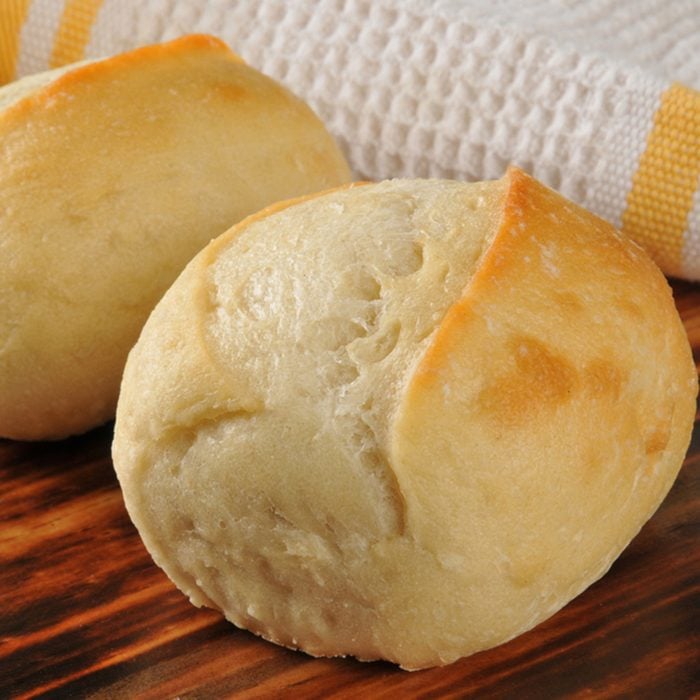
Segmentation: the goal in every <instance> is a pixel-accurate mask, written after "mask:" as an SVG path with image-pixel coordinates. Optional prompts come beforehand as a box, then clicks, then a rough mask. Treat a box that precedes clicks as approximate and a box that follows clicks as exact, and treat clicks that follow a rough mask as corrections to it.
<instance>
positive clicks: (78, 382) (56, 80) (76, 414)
mask: <svg viewBox="0 0 700 700" xmlns="http://www.w3.org/2000/svg"><path fill="white" fill-rule="evenodd" d="M0 154H1V155H0V160H1V162H2V168H1V169H0V245H1V247H0V252H1V254H0V299H1V300H2V303H1V305H0V436H3V437H11V438H18V439H43V438H59V437H63V436H65V435H68V434H72V433H78V432H81V431H84V430H86V429H88V428H90V427H92V426H95V425H97V424H99V423H102V422H104V421H106V420H108V419H109V418H111V417H112V416H113V415H114V409H115V406H116V399H117V391H118V387H119V381H120V378H121V373H122V370H123V367H124V362H125V361H126V356H127V353H128V351H129V349H130V348H131V346H132V345H133V343H134V342H135V341H136V338H137V337H138V333H139V331H140V329H141V326H142V325H143V323H144V321H145V320H146V318H147V316H148V314H149V312H150V311H151V309H152V308H153V306H154V305H155V303H156V302H157V301H158V299H159V298H160V296H161V295H162V293H163V292H164V291H165V290H166V289H167V287H168V286H169V285H170V284H171V283H172V282H173V280H174V279H175V277H177V275H178V273H179V272H180V271H181V270H182V268H183V267H184V266H185V264H186V263H187V262H188V261H189V260H190V258H191V257H192V256H193V255H194V254H195V253H196V252H197V251H198V250H199V249H201V248H202V247H203V246H204V245H205V244H206V243H208V242H209V241H210V240H211V239H212V238H213V237H215V236H218V235H219V234H221V233H222V232H224V231H225V230H226V229H227V228H229V227H230V226H231V225H232V224H233V223H235V222H237V221H239V220H240V219H241V218H243V217H244V216H247V215H248V214H250V213H252V212H254V211H256V210H258V209H260V208H261V207H264V206H266V205H268V204H270V203H271V202H274V201H277V200H279V199H285V198H288V197H293V196H297V195H301V194H305V193H311V192H314V191H317V190H320V189H326V188H328V187H332V186H336V185H339V184H341V183H343V182H347V181H348V180H349V178H350V174H349V170H348V167H347V165H346V163H345V160H344V159H343V157H342V155H341V154H340V152H339V150H338V148H337V147H336V145H335V143H334V142H333V140H332V138H331V137H330V136H329V134H328V133H327V132H326V131H325V129H324V127H323V125H322V124H321V123H320V121H319V120H318V119H317V118H316V117H315V116H314V114H313V113H312V112H311V110H310V109H309V108H308V107H307V106H306V105H304V104H303V103H302V102H301V101H300V100H298V99H296V98H295V97H293V96H292V95H291V94H290V93H289V92H287V91H286V90H285V89H283V88H282V87H281V86H279V85H277V84H276V83H274V82H273V81H272V80H270V79H268V78H266V77H265V76H263V75H261V74H260V73H258V72H257V71H255V70H253V69H252V68H250V67H248V66H246V65H245V64H244V63H242V62H241V61H240V59H238V58H237V57H236V56H234V55H233V54H231V52H230V51H229V50H228V49H227V48H226V47H225V45H224V44H222V43H221V42H219V41H218V40H216V39H213V38H211V37H205V36H190V37H186V38H182V39H179V40H176V41H173V42H170V43H167V44H163V45H158V46H149V47H146V48H142V49H138V50H136V51H132V52H131V53H127V54H123V55H121V56H117V57H115V58H110V59H107V60H103V61H98V62H93V63H88V64H81V65H79V66H77V67H75V66H73V67H68V68H66V69H59V70H58V71H52V72H49V73H46V74H42V75H39V76H33V77H31V78H27V79H25V80H23V81H20V82H18V83H16V84H13V85H10V86H8V87H6V88H3V89H2V90H0Z"/></svg>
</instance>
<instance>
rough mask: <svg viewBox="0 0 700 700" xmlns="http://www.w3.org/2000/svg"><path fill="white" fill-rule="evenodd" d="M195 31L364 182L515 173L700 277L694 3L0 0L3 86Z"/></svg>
mask: <svg viewBox="0 0 700 700" xmlns="http://www.w3.org/2000/svg"><path fill="white" fill-rule="evenodd" d="M190 32H208V33H212V34H216V35H217V36H219V37H221V38H222V39H224V40H225V41H226V42H227V43H228V44H229V45H230V46H231V47H232V48H233V49H234V51H236V52H237V53H238V54H240V55H241V56H242V57H243V58H244V59H245V60H246V61H247V62H249V63H250V64H251V65H253V66H255V67H257V68H259V69H261V70H262V71H264V72H265V73H267V74H269V75H271V76H273V77H274V78H277V79H278V80H280V81H282V82H283V83H285V84H286V85H287V86H288V87H289V88H291V89H292V90H293V91H294V92H296V93H297V94H298V95H300V96H301V97H302V98H304V99H305V100H306V101H307V102H309V104H310V105H311V106H312V107H313V108H314V109H315V110H316V112H317V113H318V114H319V115H320V116H321V118H322V119H323V120H324V121H325V122H326V124H327V125H328V127H329V129H330V130H331V131H332V132H333V133H334V134H335V136H336V137H337V138H338V140H339V142H340V144H341V146H342V147H343V148H344V150H345V152H346V155H347V156H348V159H349V160H350V163H351V165H352V166H353V168H354V169H355V172H356V174H357V175H358V176H360V177H365V178H371V179H381V178H386V177H394V176H422V177H425V176H438V177H452V178H465V179H486V178H495V177H500V176H501V175H502V173H503V171H504V169H505V167H506V165H507V164H508V163H516V164H518V165H520V166H521V167H523V168H524V169H526V170H528V171H529V172H531V173H533V174H534V175H535V176H536V177H538V178H540V179H541V180H543V181H544V182H546V183H547V184H549V185H550V186H552V187H554V188H555V189H558V190H559V191H561V192H562V193H563V194H565V195H567V196H568V197H570V198H572V199H574V200H575V201H577V202H579V203H581V204H583V205H584V206H586V207H588V208H589V209H591V210H592V211H594V212H596V213H597V214H599V215H601V216H603V217H605V218H607V219H608V220H610V221H611V222H612V223H613V224H615V225H616V226H617V227H619V228H621V229H623V230H624V231H626V232H627V233H629V234H630V235H631V236H632V237H634V238H635V239H636V240H637V241H638V242H640V243H641V244H642V245H644V246H645V247H646V248H647V250H649V252H650V253H651V254H652V256H653V257H654V258H655V259H656V261H657V262H658V263H659V265H660V266H661V267H662V269H663V270H664V271H665V272H666V273H667V274H670V275H676V276H680V277H686V278H688V279H700V93H698V92H697V90H698V88H700V0H579V1H576V0H530V1H529V2H522V0H489V2H486V3H485V2H483V1H482V0H189V1H188V2H184V1H180V2H175V1H174V0H0V82H3V81H8V80H11V79H14V78H15V77H18V76H22V75H26V74H29V73H33V72H37V71H40V70H44V69H46V68H47V67H49V66H58V65H62V64H64V63H68V62H71V61H75V60H78V59H81V58H84V57H88V58H92V57H99V56H104V55H108V54H112V53H116V52H119V51H123V50H126V49H129V48H133V47H135V46H138V45H141V44H145V43H152V42H156V41H161V40H163V39H169V38H173V37H175V36H178V35H181V34H184V33H190Z"/></svg>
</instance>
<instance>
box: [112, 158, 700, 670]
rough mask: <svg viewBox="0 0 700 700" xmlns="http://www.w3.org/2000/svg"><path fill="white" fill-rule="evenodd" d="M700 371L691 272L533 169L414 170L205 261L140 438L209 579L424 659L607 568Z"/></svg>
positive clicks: (139, 482) (267, 609) (516, 619)
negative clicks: (682, 274) (653, 254)
mask: <svg viewBox="0 0 700 700" xmlns="http://www.w3.org/2000/svg"><path fill="white" fill-rule="evenodd" d="M632 300H633V301H632ZM641 309H644V313H640V310H641ZM696 388H697V387H696V379H695V371H694V366H693V363H692V360H691V357H690V351H689V347H688V342H687V339H686V337H685V334H684V330H683V328H682V326H681V323H680V321H679V319H678V316H677V313H676V311H675V308H674V306H673V301H672V299H671V295H670V292H669V288H668V285H667V284H666V282H665V280H664V278H663V277H662V275H661V274H660V273H659V272H658V270H657V269H656V268H655V267H654V266H653V264H652V263H651V262H649V260H648V259H647V257H646V256H645V255H644V254H643V253H642V252H641V251H640V250H639V249H638V248H637V247H636V246H635V245H634V244H632V243H630V242H628V241H627V240H626V239H623V238H622V237H620V236H619V235H618V234H617V233H616V232H615V231H614V230H613V229H611V228H610V227H609V226H608V225H607V224H604V223H603V222H602V221H600V220H598V219H596V218H594V217H592V216H591V215H589V214H587V213H586V212H584V211H582V210H581V209H579V208H577V207H574V206H573V205H571V204H569V203H568V202H566V201H565V200H563V199H562V198H561V197H559V196H558V195H555V194H554V193H552V192H550V191H549V190H547V189H545V188H544V187H542V186H541V185H539V184H538V183H537V182H535V181H534V180H532V179H530V178H529V177H527V176H525V175H524V174H522V173H521V172H520V171H517V170H511V171H510V173H509V174H508V175H507V176H506V177H505V178H504V179H503V180H500V181H496V182H490V183H475V184H467V183H457V182H448V181H437V180H423V181H421V180H395V181H389V182H384V183H379V184H373V185H364V186H356V187H350V188H345V189H341V190H337V191H334V192H330V193H327V194H324V195H322V196H318V197H314V198H309V199H307V200H305V201H301V202H299V203H296V204H294V205H292V206H286V207H285V206H278V207H276V208H274V209H273V210H272V211H270V212H267V213H266V214H264V215H258V216H253V217H251V218H250V219H249V220H246V221H244V222H243V223H242V224H240V225H239V226H237V227H234V228H233V229H232V230H231V231H229V232H228V233H227V234H225V235H223V236H221V237H220V238H218V239H217V240H216V241H214V242H213V243H212V244H211V245H210V246H208V247H207V248H206V249H205V250H204V251H202V253H200V254H199V255H198V256H197V257H196V258H195V260H194V261H192V263H190V265H189V266H188V267H187V269H186V270H185V272H184V273H183V274H182V275H181V276H180V278H179V279H178V280H177V282H176V283H175V284H174V285H173V286H172V287H171V289H170V290H169V291H168V292H167V293H166V295H165V297H164V298H163V300H162V301H161V302H160V303H159V305H158V306H157V307H156V309H155V311H154V313H153V314H152V315H151V318H150V319H149V321H148V323H147V324H146V327H145V329H144V331H143V334H142V336H141V338H140V340H139V342H138V344H137V345H136V347H135V348H134V350H133V351H132V353H131V355H130V358H129V361H128V363H127V369H126V372H125V376H124V381H123V385H122V394H121V397H120V402H119V408H118V412H117V424H116V431H115V442H114V448H113V453H114V462H115V467H116V469H117V473H118V475H119V479H120V482H121V485H122V488H123V491H124V495H125V499H126V503H127V507H128V509H129V512H130V514H131V517H132V518H133V520H134V522H135V523H136V525H137V527H138V528H139V531H140V532H141V535H142V537H143V539H144V542H145V543H146V546H147V547H148V549H149V551H150V552H151V554H152V555H153V557H154V559H155V560H156V562H157V563H158V564H159V565H160V566H162V567H163V568H164V569H165V571H166V572H167V573H168V575H169V576H170V577H171V578H172V579H173V580H174V581H175V583H176V584H177V585H178V586H179V587H180V588H181V589H182V590H183V591H184V592H185V593H187V595H189V597H190V598H191V600H192V601H193V602H194V603H195V604H197V605H209V606H212V607H215V608H218V609H219V610H221V611H223V613H224V614H225V615H226V617H227V618H228V619H229V620H231V621H232V622H234V623H235V624H236V625H239V626H241V627H244V628H247V629H249V630H252V631H253V632H255V633H257V634H260V635H262V636H263V637H265V638H267V639H270V640H272V641H275V642H277V643H280V644H283V645H286V646H290V647H298V648H302V649H304V650H305V651H307V652H308V653H310V654H313V655H323V656H333V655H347V654H350V655H354V656H356V657H358V658H360V659H375V658H382V659H388V660H390V661H393V662H396V663H398V664H400V665H402V666H403V667H404V668H408V669H416V668H423V667H427V666H433V665H440V664H445V663H449V662H452V661H454V660H456V659H458V658H460V657H462V656H465V655H468V654H470V653H473V652H475V651H478V650H480V649H484V648H488V647H490V646H494V645H496V644H499V643H501V642H504V641H506V640H507V639H509V638H511V637H513V636H514V635H516V634H518V633H520V632H522V631H524V630H526V629H528V628H530V627H532V626H533V625H535V624H537V623H538V622H539V621H541V620H543V619H545V618H546V617H548V616H549V615H551V614H552V613H554V612H555V611H556V610H558V609H559V608H561V607H562V606H563V605H564V604H566V603H567V602H568V601H569V600H570V599H571V598H572V597H574V596H575V595H576V594H577V593H579V592H580V591H581V590H583V589H584V588H585V587H586V586H588V585H589V584H590V583H592V582H593V581H594V580H596V579H597V578H598V577H599V576H600V575H602V574H603V573H604V572H605V570H606V569H607V568H608V567H609V565H610V563H611V562H612V561H613V559H614V558H615V557H616V556H617V555H618V554H619V552H620V551H621V550H622V548H623V547H624V546H626V544H627V543H628V542H629V541H630V539H631V538H632V537H633V536H634V534H636V532H637V531H638V530H639V528H640V527H641V525H642V524H643V523H644V522H645V521H646V519H647V518H648V517H649V516H650V515H651V514H652V513H653V511H654V510H655V508H656V507H657V506H658V504H659V503H660V501H661V499H662V498H663V496H664V495H665V493H666V492H667V491H668V489H669V488H670V486H671V483H672V482H673V479H674V477H675V474H676V473H677V470H678V468H679V466H680V463H681V461H682V458H683V455H684V452H685V449H686V448H687V444H688V441H689V436H690V430H691V426H692V421H693V416H694V398H695V393H696Z"/></svg>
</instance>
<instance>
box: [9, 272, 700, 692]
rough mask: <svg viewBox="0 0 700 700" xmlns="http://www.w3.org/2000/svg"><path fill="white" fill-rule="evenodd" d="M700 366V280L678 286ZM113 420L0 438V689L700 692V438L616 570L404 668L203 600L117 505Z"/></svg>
mask: <svg viewBox="0 0 700 700" xmlns="http://www.w3.org/2000/svg"><path fill="white" fill-rule="evenodd" d="M674 291H675V296H676V302H677V306H678V309H679V311H680V312H681V315H682V317H683V320H684V323H685V325H686V328H687V330H688V334H689V337H690V339H691V343H692V345H693V348H694V350H695V352H696V361H697V360H698V358H700V287H698V286H696V285H691V284H686V283H674ZM111 433H112V426H111V425H109V426H106V427H104V428H100V429H98V430H95V431H92V432H91V433H89V434H87V435H84V436H82V437H79V438H73V439H70V440H66V441H63V442H59V443H43V444H24V443H18V442H11V441H7V440H5V441H2V440H0V698H15V697H17V698H28V697H59V698H64V697H65V698H83V697H95V698H176V697H179V698H181V699H183V700H184V699H185V698H223V697H232V696H233V697H242V698H247V697H250V698H253V697H270V698H285V697H289V698H329V697H365V698H413V697H415V698H419V697H421V698H438V697H454V698H456V697H478V698H560V697H562V698H564V697H565V698H609V697H610V698H612V697H630V698H662V699H664V700H668V699H671V698H690V697H693V696H695V697H700V654H699V649H700V635H699V632H700V629H699V616H698V611H699V609H700V595H699V593H700V581H699V564H700V544H699V543H698V513H699V512H700V503H699V496H700V484H699V477H700V468H699V462H700V431H699V430H697V429H696V431H695V434H694V437H693V442H692V444H691V447H690V451H689V453H688V457H687V459H686V461H685V464H684V467H683V469H682V471H681V473H680V476H679V478H678V480H677V482H676V484H675V485H674V487H673V489H672V491H671V493H670V494H669V496H668V498H667V499H666V501H665V502H664V503H663V505H662V506H661V508H660V509H659V511H658V512H657V513H656V515H655V516H654V517H653V518H652V519H651V520H650V521H649V522H648V523H647V525H646V526H645V527H644V529H643V530H642V532H641V533H640V534H639V536H638V537H637V538H636V539H635V540H634V541H633V542H632V544H631V545H630V546H629V548H628V549H627V550H626V551H625V552H624V553H623V554H622V556H621V557H620V558H619V559H618V561H617V562H616V563H615V564H614V565H613V567H612V569H611V570H610V572H609V573H608V574H607V575H606V576H605V577H604V578H603V579H602V580H600V581H599V582H597V583H596V584H594V585H593V586H591V588H589V589H588V590H587V591H585V592H584V593H583V594H582V595H581V596H579V597H578V598H577V599H576V600H574V601H573V602H572V603H571V604H569V605H568V606H567V607H566V608H564V609H563V610H562V611H560V612H559V613H558V614H556V615H555V616H554V617H552V618H551V619H549V620H548V621H546V622H544V623H543V624H541V625H539V626H538V627H537V628H535V629H534V630H532V631H531V632H529V633H527V634H524V635H522V636H521V637H519V638H517V639H515V640H513V641H511V642H509V643H508V644H505V645H503V646H501V647H498V648H496V649H492V650H490V651H486V652H482V653H480V654H476V655H475V656H472V657H470V658H467V659H463V660H462V661H460V662H458V663H455V664H452V665H451V666H447V667H445V668H437V669H431V670H427V671H420V672H416V673H407V672H405V671H401V670H398V669H397V668H395V667H393V666H391V665H390V664H385V663H364V664H363V663H360V662H357V661H354V660H352V659H313V658H310V657H308V656H306V655H304V654H302V653H298V652H294V651H289V650H286V649H282V648H279V647H276V646H274V645H272V644H269V643H267V642H265V641H263V640H260V639H258V638H256V637H254V636H253V635H251V634H249V633H247V632H244V631H241V630H238V629H236V628H235V627H233V626H232V625H230V624H228V623H226V622H225V621H223V620H222V618H221V617H220V616H219V615H218V614H217V613H215V612H213V611H210V610H200V609H196V608H194V607H193V606H192V605H190V603H189V602H188V601H187V599H186V598H185V597H184V596H183V595H182V594H180V593H179V592H178V591H177V590H176V589H175V588H174V586H173V585H172V584H171V583H170V582H169V580H168V579H167V578H166V577H165V575H164V574H163V573H162V572H161V571H160V570H159V569H158V568H157V567H156V566H155V565H154V564H153V563H152V562H151V560H150V557H149V556H148V554H147V553H146V551H145V549H144V547H143V545H142V544H141V541H140V539H139V537H138V535H137V533H136V531H135V529H134V528H133V526H132V525H131V523H130V521H129V519H128V517H127V515H126V512H125V510H124V506H123V504H122V500H121V496H120V492H119V488H118V485H117V481H116V479H115V476H114V472H113V470H112V464H111V460H110V456H109V448H110V441H111V436H112V435H111Z"/></svg>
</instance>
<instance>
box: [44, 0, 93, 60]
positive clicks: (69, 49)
mask: <svg viewBox="0 0 700 700" xmlns="http://www.w3.org/2000/svg"><path fill="white" fill-rule="evenodd" d="M103 2H104V0H67V1H66V5H65V7H64V8H63V14H62V15H61V22H60V24H59V25H58V31H57V32H56V39H55V40H54V43H53V50H52V51H51V59H50V61H49V65H50V66H51V68H57V67H58V66H64V65H66V63H73V62H74V61H79V60H80V59H81V58H84V56H85V47H86V46H87V43H88V41H89V40H90V31H91V29H92V25H93V24H94V23H95V18H96V17H97V13H98V12H99V10H100V7H101V6H102V3H103Z"/></svg>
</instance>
